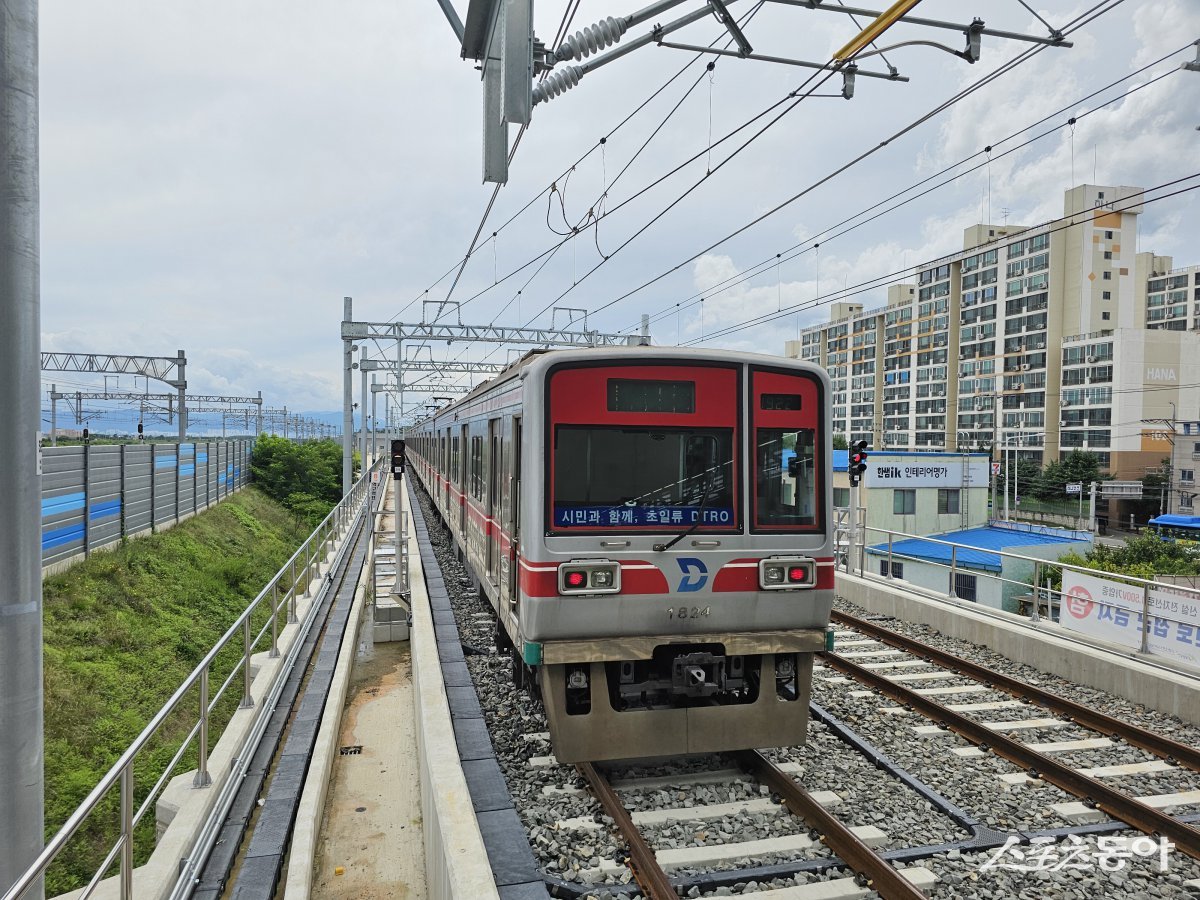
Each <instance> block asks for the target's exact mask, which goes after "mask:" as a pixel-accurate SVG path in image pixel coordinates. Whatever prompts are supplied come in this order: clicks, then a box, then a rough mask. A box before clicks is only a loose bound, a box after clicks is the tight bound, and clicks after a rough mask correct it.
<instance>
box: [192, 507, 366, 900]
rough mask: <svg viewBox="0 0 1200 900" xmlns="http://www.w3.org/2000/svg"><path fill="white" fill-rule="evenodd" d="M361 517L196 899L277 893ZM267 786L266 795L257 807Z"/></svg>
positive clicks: (356, 557)
mask: <svg viewBox="0 0 1200 900" xmlns="http://www.w3.org/2000/svg"><path fill="white" fill-rule="evenodd" d="M365 521H366V520H365V518H363V517H362V516H361V515H360V516H359V519H358V521H357V522H356V523H355V524H354V525H353V526H352V530H351V533H350V534H349V535H347V538H346V540H350V541H353V546H352V548H351V550H350V551H349V552H348V553H344V554H343V555H342V557H341V559H340V561H339V563H338V565H337V567H336V568H335V569H334V571H333V572H332V573H330V574H329V575H328V576H327V578H328V580H329V586H328V588H327V589H326V590H325V592H324V594H323V595H322V598H321V600H320V604H321V607H320V610H319V612H318V613H317V618H316V620H315V621H316V622H318V623H323V624H321V627H320V628H313V629H310V631H309V632H308V634H307V635H306V636H305V638H304V641H303V643H302V645H301V649H300V654H299V656H298V657H297V659H296V663H295V664H294V665H293V666H292V668H291V669H290V670H289V672H288V674H287V676H286V679H285V681H284V684H283V688H282V690H281V692H280V694H279V698H278V701H277V703H276V705H275V708H274V710H273V711H272V713H271V716H270V719H269V721H268V724H267V727H266V729H265V730H264V732H263V735H262V738H261V740H260V741H259V743H258V745H257V746H256V747H255V749H254V751H253V754H252V756H251V759H250V762H249V765H248V767H247V769H246V772H245V774H244V776H243V781H242V783H241V784H240V785H239V787H238V790H237V793H236V794H235V795H234V799H233V802H232V805H231V806H230V808H229V810H228V812H227V813H226V816H225V820H224V822H223V824H222V826H221V829H220V831H219V833H218V834H217V838H216V841H215V842H214V844H213V847H212V849H211V851H210V852H209V855H208V857H207V859H206V860H205V862H204V865H203V867H202V868H201V870H200V873H199V875H198V877H197V879H196V881H195V883H194V885H193V888H192V892H191V894H190V896H191V897H192V898H194V900H218V898H220V897H237V898H240V897H245V898H255V900H261V898H269V897H271V896H272V895H273V894H274V893H275V889H276V886H277V884H278V882H279V877H280V874H281V872H282V870H283V865H284V861H285V860H286V857H287V851H288V845H289V844H290V842H291V833H292V826H293V824H294V822H295V818H296V810H297V807H298V806H299V803H300V795H301V792H302V790H303V788H304V779H305V776H306V775H307V773H308V764H309V759H310V757H311V755H312V749H313V745H314V742H315V741H316V737H317V731H318V729H319V727H320V724H321V715H322V713H323V712H324V709H325V703H326V700H327V698H328V696H329V689H330V684H331V682H332V680H333V672H334V668H335V667H336V664H337V657H338V652H339V650H340V648H341V644H342V639H343V637H344V636H345V633H346V626H347V625H348V623H349V619H350V610H351V606H352V605H353V602H354V593H355V589H356V587H357V584H358V580H359V575H360V574H361V572H362V568H363V565H364V563H365V561H366V554H367V540H366V537H365V533H366V529H365V528H364V522H365ZM268 781H269V785H268V784H267V782H268ZM264 787H265V788H266V796H265V798H264V799H263V800H262V802H261V805H260V804H259V798H260V797H262V796H263V790H264ZM247 832H249V841H248V842H247V841H246V840H245V838H246V834H247Z"/></svg>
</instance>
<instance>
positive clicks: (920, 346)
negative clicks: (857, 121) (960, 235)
mask: <svg viewBox="0 0 1200 900" xmlns="http://www.w3.org/2000/svg"><path fill="white" fill-rule="evenodd" d="M1141 195H1142V190H1141V189H1140V188H1137V187H1128V186H1102V185H1080V186H1079V187H1076V188H1073V189H1072V190H1069V191H1067V192H1066V193H1065V195H1064V215H1063V218H1062V219H1058V220H1055V221H1052V222H1048V223H1044V224H1042V225H1037V226H1033V227H1029V226H1024V225H1007V224H1006V225H1003V226H999V225H975V226H972V227H970V228H968V229H966V231H965V233H964V239H963V247H964V249H963V250H962V251H961V252H959V253H956V254H953V255H951V256H947V257H944V258H942V259H938V260H933V261H931V262H929V263H926V264H925V265H923V266H921V267H919V269H918V276H917V282H916V284H898V285H893V286H891V287H890V288H889V289H888V296H887V304H886V306H883V307H881V308H873V309H866V308H864V306H863V305H862V304H850V303H841V304H834V305H833V307H832V309H831V316H830V322H829V323H828V324H823V325H818V326H812V327H810V328H808V329H805V330H804V331H803V332H801V335H800V339H799V340H798V341H789V342H787V345H786V348H785V355H787V356H792V357H799V358H803V359H808V360H812V361H814V362H817V363H820V364H821V365H823V366H825V368H826V369H827V370H828V371H829V374H830V377H831V378H832V380H833V423H834V433H835V434H836V433H842V434H845V435H846V436H847V438H848V439H849V440H851V441H855V440H860V439H865V440H867V441H869V442H870V444H871V446H872V447H875V448H877V449H881V450H932V451H956V450H967V449H978V448H989V447H992V446H993V445H997V446H1002V447H1011V448H1013V452H1016V453H1019V454H1020V455H1022V456H1025V457H1028V458H1030V459H1032V460H1033V461H1035V462H1038V463H1039V464H1040V463H1042V462H1044V461H1045V459H1046V458H1056V457H1058V456H1059V455H1062V454H1065V453H1069V452H1070V451H1072V450H1075V449H1082V450H1088V451H1090V452H1093V453H1096V454H1097V455H1098V456H1099V457H1100V459H1101V462H1102V464H1103V465H1104V466H1105V467H1107V468H1109V470H1110V471H1112V472H1113V473H1114V474H1116V475H1117V476H1118V477H1128V478H1137V477H1141V476H1142V475H1143V474H1145V469H1146V468H1147V467H1150V466H1154V465H1157V464H1158V463H1159V462H1160V461H1161V459H1163V458H1164V457H1165V456H1169V455H1170V446H1171V445H1170V442H1169V441H1165V440H1163V431H1164V427H1163V424H1162V422H1159V423H1158V424H1157V425H1156V424H1155V423H1154V422H1153V421H1150V422H1143V421H1142V420H1165V421H1171V420H1174V419H1175V418H1176V414H1175V411H1173V409H1172V404H1175V407H1174V410H1176V411H1179V412H1182V410H1184V409H1189V410H1195V409H1200V406H1197V403H1198V402H1200V397H1198V396H1196V395H1195V390H1196V385H1197V384H1200V378H1197V377H1194V376H1195V375H1200V372H1193V371H1192V369H1193V365H1194V363H1193V361H1197V363H1200V335H1198V334H1197V329H1200V281H1197V278H1198V277H1200V266H1193V267H1191V268H1188V269H1172V268H1171V265H1172V260H1171V259H1170V258H1169V257H1161V256H1155V255H1154V254H1153V253H1137V252H1136V247H1137V221H1138V216H1139V215H1140V214H1141V212H1142V206H1141V204H1140V198H1141ZM1168 430H1169V429H1168Z"/></svg>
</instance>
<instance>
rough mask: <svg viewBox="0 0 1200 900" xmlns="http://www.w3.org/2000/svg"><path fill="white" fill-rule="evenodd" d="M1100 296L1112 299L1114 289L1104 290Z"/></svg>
mask: <svg viewBox="0 0 1200 900" xmlns="http://www.w3.org/2000/svg"><path fill="white" fill-rule="evenodd" d="M1100 296H1101V297H1102V298H1103V299H1105V300H1111V299H1112V291H1103V292H1102V293H1101V294H1100Z"/></svg>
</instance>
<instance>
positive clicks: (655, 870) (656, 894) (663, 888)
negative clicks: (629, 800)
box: [575, 763, 679, 900]
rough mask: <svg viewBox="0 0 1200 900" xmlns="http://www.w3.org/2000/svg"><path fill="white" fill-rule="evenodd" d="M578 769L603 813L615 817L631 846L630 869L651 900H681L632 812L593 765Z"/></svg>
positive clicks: (589, 764)
mask: <svg viewBox="0 0 1200 900" xmlns="http://www.w3.org/2000/svg"><path fill="white" fill-rule="evenodd" d="M575 769H576V770H577V771H578V772H579V774H580V775H582V776H583V777H584V778H585V779H586V780H587V783H588V786H589V787H590V788H591V789H592V793H593V794H595V795H596V799H597V800H599V801H600V805H601V806H603V807H604V812H605V813H606V814H607V815H609V816H611V817H612V820H613V821H614V822H615V823H616V825H617V829H618V830H619V831H620V832H621V837H623V838H624V839H625V842H626V843H627V844H628V845H629V868H630V869H631V870H632V871H633V877H634V879H635V880H636V881H637V883H638V884H639V885H640V886H641V888H642V890H643V891H645V892H646V896H647V897H649V898H650V900H679V894H678V893H676V892H675V888H674V886H673V885H672V884H671V881H670V879H668V878H667V873H666V872H664V871H663V869H662V866H660V865H659V864H658V859H657V858H656V857H655V856H654V851H653V850H651V849H650V845H649V844H647V843H646V839H645V838H644V837H642V833H641V832H640V831H638V829H637V826H636V825H634V824H633V819H632V818H630V816H629V811H628V810H627V809H625V805H624V804H623V803H621V800H620V798H619V797H617V793H616V791H614V790H613V789H612V785H611V784H609V783H608V780H607V779H606V778H605V777H604V776H603V775H601V774H600V773H599V772H598V771H596V767H595V766H593V765H592V764H591V763H577V764H576V765H575Z"/></svg>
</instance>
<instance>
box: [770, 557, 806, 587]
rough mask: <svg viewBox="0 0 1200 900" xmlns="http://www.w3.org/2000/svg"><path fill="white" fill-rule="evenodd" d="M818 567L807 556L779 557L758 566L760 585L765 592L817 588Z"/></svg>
mask: <svg viewBox="0 0 1200 900" xmlns="http://www.w3.org/2000/svg"><path fill="white" fill-rule="evenodd" d="M816 572H817V566H816V563H815V562H814V561H813V560H812V559H809V558H808V557H806V556H777V557H771V558H769V559H764V560H761V561H760V562H759V564H758V585H759V587H761V588H762V589H763V590H765V591H780V590H797V589H801V588H811V587H815V586H816V583H817V579H816Z"/></svg>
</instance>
